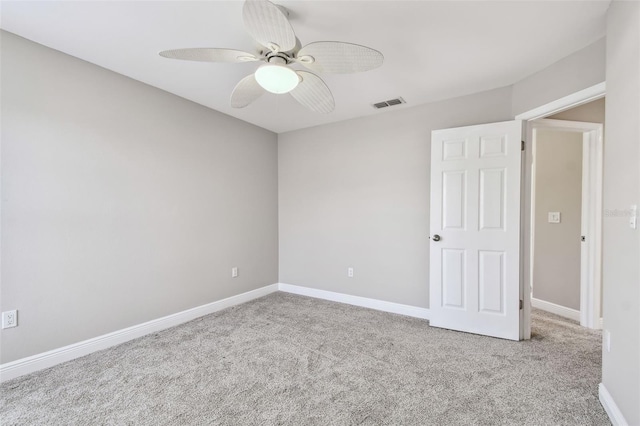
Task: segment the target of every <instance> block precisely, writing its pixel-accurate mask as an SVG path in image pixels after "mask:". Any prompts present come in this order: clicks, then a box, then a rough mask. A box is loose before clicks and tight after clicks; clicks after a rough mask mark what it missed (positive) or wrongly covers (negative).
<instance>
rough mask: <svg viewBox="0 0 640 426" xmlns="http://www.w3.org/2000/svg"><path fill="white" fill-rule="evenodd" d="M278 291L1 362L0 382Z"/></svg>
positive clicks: (241, 297) (263, 289) (248, 294)
mask: <svg viewBox="0 0 640 426" xmlns="http://www.w3.org/2000/svg"><path fill="white" fill-rule="evenodd" d="M276 291H278V284H271V285H268V286H265V287H261V288H258V289H255V290H251V291H248V292H246V293H242V294H238V295H235V296H231V297H227V298H226V299H222V300H217V301H215V302H211V303H207V304H206V305H201V306H197V307H195V308H191V309H187V310H185V311H181V312H177V313H175V314H171V315H167V316H165V317H162V318H157V319H154V320H151V321H147V322H145V323H142V324H138V325H134V326H131V327H127V328H123V329H121V330H117V331H114V332H111V333H107V334H103V335H102V336H98V337H94V338H91V339H88V340H83V341H81V342H78V343H73V344H71V345H68V346H63V347H61V348H58V349H53V350H50V351H47V352H43V353H40V354H36V355H33V356H29V357H26V358H21V359H18V360H15V361H12V362H7V363H5V364H1V365H0V382H4V381H7V380H11V379H13V378H16V377H19V376H22V375H25V374H29V373H33V372H35V371H38V370H42V369H44V368H49V367H53V366H54V365H57V364H61V363H63V362H66V361H70V360H72V359H75V358H79V357H81V356H85V355H88V354H90V353H93V352H96V351H99V350H102V349H106V348H109V347H111V346H115V345H119V344H121V343H124V342H128V341H129V340H133V339H136V338H138V337H142V336H145V335H147V334H150V333H155V332H157V331H161V330H165V329H167V328H171V327H175V326H176V325H180V324H183V323H185V322H187V321H191V320H193V319H196V318H199V317H202V316H204V315H208V314H211V313H213V312H217V311H220V310H222V309H226V308H229V307H231V306H235V305H239V304H241V303H245V302H249V301H250V300H253V299H257V298H260V297H262V296H266V295H268V294H271V293H274V292H276Z"/></svg>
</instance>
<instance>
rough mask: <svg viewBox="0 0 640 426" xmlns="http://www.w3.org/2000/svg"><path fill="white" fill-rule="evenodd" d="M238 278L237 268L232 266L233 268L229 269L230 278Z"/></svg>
mask: <svg viewBox="0 0 640 426" xmlns="http://www.w3.org/2000/svg"><path fill="white" fill-rule="evenodd" d="M237 277H238V267H237V266H234V267H233V268H231V278H237Z"/></svg>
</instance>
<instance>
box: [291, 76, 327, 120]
mask: <svg viewBox="0 0 640 426" xmlns="http://www.w3.org/2000/svg"><path fill="white" fill-rule="evenodd" d="M296 72H297V73H298V75H299V76H300V78H301V81H300V83H299V84H298V85H297V86H296V88H295V89H293V90H292V91H291V92H289V93H291V96H293V97H294V99H295V100H296V101H298V102H300V103H301V104H302V105H304V106H306V107H307V108H309V109H310V110H311V111H315V112H321V113H323V114H328V113H330V112H331V111H333V109H334V108H335V102H334V100H333V95H332V94H331V90H329V87H327V85H326V84H325V82H324V81H322V79H321V78H320V77H318V76H317V75H315V74H312V73H310V72H308V71H296Z"/></svg>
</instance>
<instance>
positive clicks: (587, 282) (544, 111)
mask: <svg viewBox="0 0 640 426" xmlns="http://www.w3.org/2000/svg"><path fill="white" fill-rule="evenodd" d="M605 88H606V86H605V84H604V83H601V84H599V85H596V86H593V87H591V88H588V89H585V90H584V91H582V92H578V93H575V94H573V95H570V96H568V97H566V98H562V99H559V100H557V101H554V102H552V103H550V104H548V105H544V106H542V107H539V108H536V109H535V110H532V111H529V112H527V113H524V114H521V115H519V116H518V117H516V118H519V119H522V120H526V121H527V124H526V127H527V131H526V136H525V140H526V149H525V151H526V155H525V163H524V167H523V177H524V196H523V225H524V226H523V238H522V241H523V250H522V251H523V282H524V294H523V296H524V306H525V309H524V312H523V315H524V318H523V328H524V330H523V331H524V336H523V337H524V338H525V339H528V338H530V336H531V335H530V332H531V302H532V283H533V279H534V277H532V275H533V272H534V271H533V266H534V261H535V259H534V256H535V250H534V232H535V229H534V227H535V224H534V219H535V218H534V214H535V210H534V198H533V197H534V188H533V184H534V180H533V179H534V168H533V166H534V162H533V159H534V152H533V149H534V143H533V140H534V130H535V128H536V126H542V125H543V124H551V125H553V122H554V121H556V120H557V119H562V120H565V121H564V122H560V123H555V125H556V127H555V128H556V130H562V129H563V126H564V127H565V128H564V130H566V131H572V132H580V133H581V136H582V138H583V147H584V148H583V161H582V164H583V168H584V170H585V171H587V173H585V174H584V175H585V178H584V179H583V182H582V183H583V189H584V191H583V196H582V198H583V200H582V201H583V205H584V207H585V208H584V209H582V210H583V212H584V214H583V215H582V216H583V217H582V218H581V219H582V220H581V222H582V223H581V233H580V235H581V236H585V241H584V242H581V243H580V245H581V255H580V257H581V261H580V267H581V270H580V277H581V282H580V309H579V321H580V323H581V325H583V326H586V327H589V328H601V318H600V315H601V306H600V303H601V297H600V294H601V286H602V285H601V246H602V242H601V232H602V231H601V222H602V217H601V216H602V159H603V137H602V135H603V131H602V130H603V124H602V123H604V119H603V115H604V112H602V114H601V118H602V119H600V120H598V119H597V118H594V117H593V115H591V116H589V114H587V115H584V114H583V115H582V116H580V117H576V115H575V112H576V110H580V109H582V110H583V112H584V109H585V108H587V106H588V105H587V104H589V103H592V101H596V102H595V103H598V102H600V104H601V105H603V100H601V98H603V97H604V95H605ZM598 100H599V101H598ZM580 106H583V107H582V108H579V107H580ZM592 110H593V108H592ZM546 117H551V118H553V119H554V120H551V121H550V122H549V121H547V123H544V121H546V120H540V121H537V120H539V119H540V118H546ZM570 120H576V122H571V121H570ZM577 120H580V121H581V122H577ZM536 121H537V123H536ZM585 121H587V123H585ZM588 121H599V122H598V123H588ZM552 212H553V211H552ZM547 213H548V212H547ZM560 216H561V217H560V220H561V221H562V214H561V215H560ZM547 220H548V218H547ZM584 258H586V259H587V260H586V261H582V259H584ZM533 284H534V285H535V283H533ZM547 307H548V305H547ZM556 313H558V312H556ZM574 314H575V311H574ZM565 316H566V315H565ZM574 319H576V318H575V316H574Z"/></svg>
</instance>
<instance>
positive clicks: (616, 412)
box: [598, 383, 629, 426]
mask: <svg viewBox="0 0 640 426" xmlns="http://www.w3.org/2000/svg"><path fill="white" fill-rule="evenodd" d="M598 397H599V398H600V404H602V407H603V408H604V411H606V412H607V415H608V416H609V420H611V424H613V426H628V425H629V423H627V420H626V419H625V418H624V416H623V415H622V411H620V409H619V408H618V405H617V404H616V402H615V401H614V400H613V397H612V396H611V394H610V393H609V391H608V390H607V388H606V387H605V385H604V383H600V384H599V385H598Z"/></svg>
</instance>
